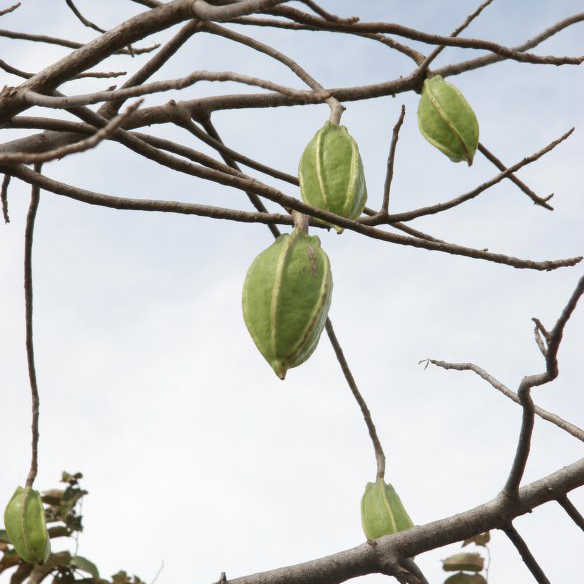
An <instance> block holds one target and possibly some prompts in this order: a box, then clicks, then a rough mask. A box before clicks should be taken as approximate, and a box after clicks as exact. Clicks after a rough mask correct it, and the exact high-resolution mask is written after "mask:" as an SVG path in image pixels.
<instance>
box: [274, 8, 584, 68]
mask: <svg viewBox="0 0 584 584" xmlns="http://www.w3.org/2000/svg"><path fill="white" fill-rule="evenodd" d="M266 12H268V13H269V14H273V15H277V16H285V17H287V18H290V19H291V20H295V21H296V22H300V23H303V24H309V25H312V26H315V27H317V28H320V29H322V30H324V29H327V30H333V29H334V30H338V31H342V32H357V33H361V32H365V33H389V34H395V35H398V36H403V37H405V38H408V39H411V40H414V41H420V42H423V43H427V44H430V45H445V46H448V47H461V48H467V49H484V50H486V51H490V52H492V53H495V54H496V55H498V56H500V57H504V58H506V59H512V60H514V61H519V62H522V63H539V64H546V65H579V64H580V63H582V61H584V56H579V57H554V56H538V55H533V54H532V53H527V52H525V51H517V50H514V49H510V48H509V47H504V46H502V45H499V44H497V43H494V42H492V41H484V40H482V39H469V38H460V37H445V36H440V35H435V34H428V33H425V32H421V31H419V30H415V29H412V28H408V27H407V26H402V25H400V24H394V23H389V22H357V23H354V24H350V25H348V24H341V23H332V22H330V21H327V20H325V19H323V18H319V17H317V16H312V15H311V14H308V13H306V12H302V11H301V10H298V9H296V8H291V7H290V6H278V7H277V8H273V9H271V10H267V11H266Z"/></svg>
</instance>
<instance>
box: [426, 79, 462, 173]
mask: <svg viewBox="0 0 584 584" xmlns="http://www.w3.org/2000/svg"><path fill="white" fill-rule="evenodd" d="M426 88H427V89H428V94H427V95H428V99H429V100H430V103H431V104H432V105H433V106H434V108H435V109H436V111H437V112H438V114H439V115H440V118H441V119H442V121H443V122H445V123H446V125H447V126H448V127H449V128H450V130H451V131H452V133H453V134H454V135H455V136H456V138H457V139H458V141H459V142H460V144H461V145H462V148H463V150H464V153H465V155H466V157H465V160H466V161H467V162H468V164H470V163H471V162H472V156H471V154H470V151H469V149H468V146H467V145H466V142H465V141H464V140H463V138H462V136H461V134H460V132H459V131H458V130H457V129H456V128H455V127H454V126H453V125H452V122H451V121H450V120H449V119H448V117H447V116H446V112H445V111H444V110H443V109H442V106H441V105H440V104H439V103H438V100H437V99H436V97H435V96H434V94H433V93H432V89H431V87H430V84H429V83H427V85H426ZM454 89H456V92H457V93H458V94H459V95H460V96H462V94H461V93H460V91H458V89H457V88H456V87H455V88H454ZM462 97H463V96H462ZM463 99H464V97H463ZM430 142H432V144H434V146H436V147H437V148H439V149H441V150H442V149H444V150H446V148H444V145H443V144H440V145H438V143H437V142H436V141H435V140H430ZM448 151H449V152H451V153H452V156H450V158H452V157H453V156H454V157H455V158H458V155H457V154H456V152H452V151H451V150H450V149H448Z"/></svg>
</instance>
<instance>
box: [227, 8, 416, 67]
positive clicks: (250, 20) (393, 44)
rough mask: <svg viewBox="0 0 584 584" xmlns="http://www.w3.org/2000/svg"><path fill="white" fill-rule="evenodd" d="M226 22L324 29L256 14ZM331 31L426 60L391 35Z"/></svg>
mask: <svg viewBox="0 0 584 584" xmlns="http://www.w3.org/2000/svg"><path fill="white" fill-rule="evenodd" d="M226 22H229V23H232V24H243V25H248V26H262V27H273V28H282V29H288V30H308V31H314V32H319V31H321V30H327V29H322V28H319V27H315V26H310V25H307V24H300V23H298V22H288V21H286V20H277V19H275V18H257V17H254V16H243V17H241V18H234V19H232V20H228V21H226ZM331 32H343V33H347V34H352V35H355V36H360V37H363V38H368V39H372V40H374V41H378V42H380V43H382V44H384V45H386V46H388V47H390V48H392V49H395V50H396V51H399V52H400V53H403V54H404V55H406V56H408V57H410V59H412V60H413V61H414V62H415V63H416V64H417V65H419V64H420V63H421V62H422V61H423V60H424V55H422V53H420V52H419V51H416V50H415V49H413V48H412V47H409V46H408V45H404V44H402V43H398V42H397V41H396V40H394V39H392V38H391V37H389V36H387V35H384V34H382V33H368V32H352V31H334V30H333V31H331Z"/></svg>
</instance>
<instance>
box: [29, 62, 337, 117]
mask: <svg viewBox="0 0 584 584" xmlns="http://www.w3.org/2000/svg"><path fill="white" fill-rule="evenodd" d="M199 81H233V82H236V83H244V84H245V85H253V86H257V87H261V88H263V89H268V90H269V91H276V92H278V93H282V94H284V95H291V96H293V97H302V96H307V99H310V100H311V101H312V100H313V99H314V93H312V92H308V91H301V90H298V89H292V88H291V87H285V86H283V85H279V84H277V83H273V82H272V81H266V80H264V79H260V78H259V77H250V76H249V75H242V74H240V73H233V72H231V71H218V72H212V71H194V72H193V73H191V74H190V75H187V76H186V77H181V78H180V79H169V80H167V81H156V82H154V83H149V84H147V85H138V86H135V87H128V88H126V89H114V90H111V91H96V92H94V93H87V94H84V95H72V96H65V97H53V96H50V95H43V94H42V93H36V92H34V91H27V92H25V93H23V96H22V97H23V99H24V100H25V101H26V102H27V103H29V104H31V105H39V106H42V107H49V108H57V109H68V108H71V107H76V106H81V105H91V104H94V103H100V102H102V101H120V100H125V99H128V98H130V97H140V96H142V95H151V94H153V93H159V92H162V91H170V90H172V89H185V88H186V87H190V86H191V85H194V84H195V83H198V82H199ZM317 96H318V97H320V99H322V101H325V100H326V99H327V96H328V93H327V92H320V94H318V93H317ZM318 97H317V99H318Z"/></svg>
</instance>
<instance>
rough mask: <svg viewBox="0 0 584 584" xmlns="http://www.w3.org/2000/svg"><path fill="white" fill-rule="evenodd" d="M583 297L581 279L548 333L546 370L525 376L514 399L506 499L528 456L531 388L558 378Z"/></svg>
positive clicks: (532, 410) (516, 486)
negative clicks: (518, 416) (516, 429)
mask: <svg viewBox="0 0 584 584" xmlns="http://www.w3.org/2000/svg"><path fill="white" fill-rule="evenodd" d="M582 294H584V276H582V277H581V278H580V280H579V281H578V284H577V285H576V288H575V289H574V292H573V293H572V295H571V296H570V299H569V300H568V303H567V304H566V306H565V307H564V309H563V310H562V314H561V315H560V318H559V319H558V321H557V322H556V324H555V325H554V328H553V329H552V331H551V333H550V340H549V344H548V348H547V351H546V356H545V361H546V370H545V371H544V372H543V373H538V374H536V375H528V376H525V377H524V378H523V379H522V380H521V383H520V384H519V389H518V390H517V396H518V397H519V401H520V403H521V405H522V407H523V418H522V423H521V431H520V434H519V440H518V442H517V450H516V452H515V458H514V460H513V465H512V466H511V470H510V472H509V477H508V478H507V482H506V483H505V486H504V487H503V490H502V492H501V493H502V495H504V496H506V497H511V498H514V497H516V496H517V493H518V490H519V484H520V483H521V479H522V477H523V473H524V471H525V466H526V464H527V459H528V457H529V450H530V447H531V436H532V433H533V423H534V414H535V407H534V404H533V400H532V398H531V389H532V388H533V387H537V386H540V385H543V384H544V383H549V382H550V381H553V380H554V379H555V378H556V377H557V376H558V360H557V355H558V349H559V348H560V343H561V341H562V336H563V333H564V327H565V325H566V323H567V322H568V320H569V318H570V316H571V315H572V313H573V312H574V309H575V308H576V304H577V303H578V300H579V299H580V296H582Z"/></svg>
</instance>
